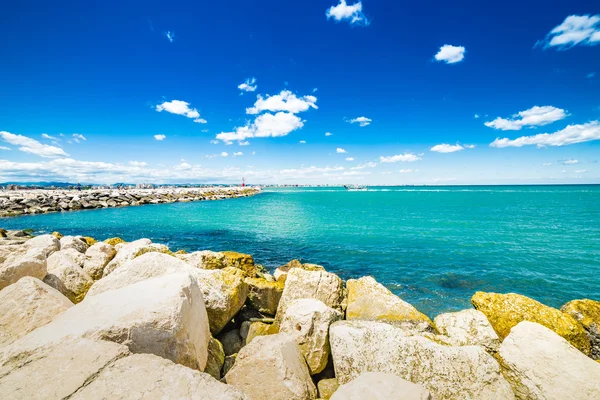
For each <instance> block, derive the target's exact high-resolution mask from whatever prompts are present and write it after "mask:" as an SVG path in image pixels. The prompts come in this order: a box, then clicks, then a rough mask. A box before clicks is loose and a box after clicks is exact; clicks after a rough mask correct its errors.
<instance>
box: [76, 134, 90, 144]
mask: <svg viewBox="0 0 600 400" xmlns="http://www.w3.org/2000/svg"><path fill="white" fill-rule="evenodd" d="M73 140H74V141H75V142H76V143H79V142H80V141H81V140H87V139H86V138H85V136H83V135H81V134H79V133H74V134H73Z"/></svg>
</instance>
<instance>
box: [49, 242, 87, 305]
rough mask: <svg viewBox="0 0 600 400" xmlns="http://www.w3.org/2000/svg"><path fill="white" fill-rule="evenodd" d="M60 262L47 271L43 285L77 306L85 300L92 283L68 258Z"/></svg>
mask: <svg viewBox="0 0 600 400" xmlns="http://www.w3.org/2000/svg"><path fill="white" fill-rule="evenodd" d="M57 253H60V252H57ZM57 253H54V254H52V255H51V256H50V257H53V256H54V255H55V254H57ZM65 257H66V256H65ZM60 262H61V264H60V265H58V266H56V267H54V268H53V269H52V270H51V271H48V274H47V275H46V277H45V278H44V283H46V284H48V285H50V286H52V287H53V288H54V289H56V290H58V291H59V292H61V293H62V294H64V295H65V296H66V297H67V298H68V299H69V300H71V301H72V302H73V303H75V304H77V303H79V302H81V301H82V300H83V299H84V298H85V295H86V294H87V292H88V290H90V287H92V284H93V283H94V281H93V280H92V278H90V276H89V275H88V274H86V273H85V272H84V271H83V269H81V268H80V267H79V266H78V265H77V264H75V263H74V262H73V261H71V259H69V258H68V257H66V258H65V259H63V260H61V261H60Z"/></svg>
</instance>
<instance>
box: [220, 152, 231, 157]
mask: <svg viewBox="0 0 600 400" xmlns="http://www.w3.org/2000/svg"><path fill="white" fill-rule="evenodd" d="M228 155H229V154H227V152H225V151H224V152H222V153H221V157H227V156H228Z"/></svg>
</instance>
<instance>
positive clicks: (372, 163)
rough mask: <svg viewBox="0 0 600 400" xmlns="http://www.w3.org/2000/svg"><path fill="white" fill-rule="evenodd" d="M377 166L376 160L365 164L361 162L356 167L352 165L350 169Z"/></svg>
mask: <svg viewBox="0 0 600 400" xmlns="http://www.w3.org/2000/svg"><path fill="white" fill-rule="evenodd" d="M376 166H377V163H376V162H372V161H369V162H367V163H364V164H359V165H357V166H356V167H352V168H350V169H365V168H375V167H376Z"/></svg>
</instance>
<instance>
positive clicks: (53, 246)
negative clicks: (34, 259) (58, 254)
mask: <svg viewBox="0 0 600 400" xmlns="http://www.w3.org/2000/svg"><path fill="white" fill-rule="evenodd" d="M25 245H26V246H27V247H28V248H30V249H41V250H43V251H44V253H46V257H47V256H49V255H50V254H52V253H54V252H55V251H58V250H60V241H59V240H58V239H57V238H55V237H54V236H52V235H40V236H36V237H34V238H32V239H29V240H28V241H27V242H25Z"/></svg>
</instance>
